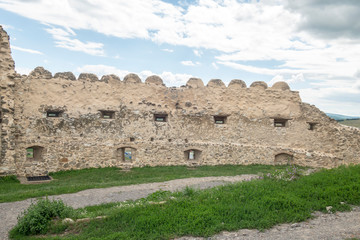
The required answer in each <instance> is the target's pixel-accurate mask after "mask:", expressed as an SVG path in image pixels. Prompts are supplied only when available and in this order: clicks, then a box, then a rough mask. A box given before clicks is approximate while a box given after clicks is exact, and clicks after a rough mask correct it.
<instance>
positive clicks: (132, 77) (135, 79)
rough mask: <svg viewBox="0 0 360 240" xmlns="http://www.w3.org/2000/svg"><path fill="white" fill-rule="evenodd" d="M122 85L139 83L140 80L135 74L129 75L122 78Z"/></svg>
mask: <svg viewBox="0 0 360 240" xmlns="http://www.w3.org/2000/svg"><path fill="white" fill-rule="evenodd" d="M124 83H141V79H140V78H139V76H138V75H137V74H135V73H129V74H128V75H126V76H125V77H124Z"/></svg>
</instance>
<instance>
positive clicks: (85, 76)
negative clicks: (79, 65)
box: [78, 73, 99, 82]
mask: <svg viewBox="0 0 360 240" xmlns="http://www.w3.org/2000/svg"><path fill="white" fill-rule="evenodd" d="M78 80H80V81H90V82H98V81H99V78H98V77H97V76H96V74H93V73H81V74H80V75H79V78H78Z"/></svg>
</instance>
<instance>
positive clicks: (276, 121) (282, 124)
mask: <svg viewBox="0 0 360 240" xmlns="http://www.w3.org/2000/svg"><path fill="white" fill-rule="evenodd" d="M287 122H288V120H287V119H274V127H286V126H287Z"/></svg>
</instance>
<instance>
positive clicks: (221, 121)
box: [214, 116, 227, 124]
mask: <svg viewBox="0 0 360 240" xmlns="http://www.w3.org/2000/svg"><path fill="white" fill-rule="evenodd" d="M226 118H227V117H226V116H214V122H215V124H225V123H226Z"/></svg>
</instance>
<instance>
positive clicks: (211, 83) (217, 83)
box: [206, 79, 226, 88]
mask: <svg viewBox="0 0 360 240" xmlns="http://www.w3.org/2000/svg"><path fill="white" fill-rule="evenodd" d="M206 86H207V87H216V88H219V87H220V88H224V87H226V86H225V83H223V81H221V79H211V80H210V81H209V82H208V84H207V85H206Z"/></svg>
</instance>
